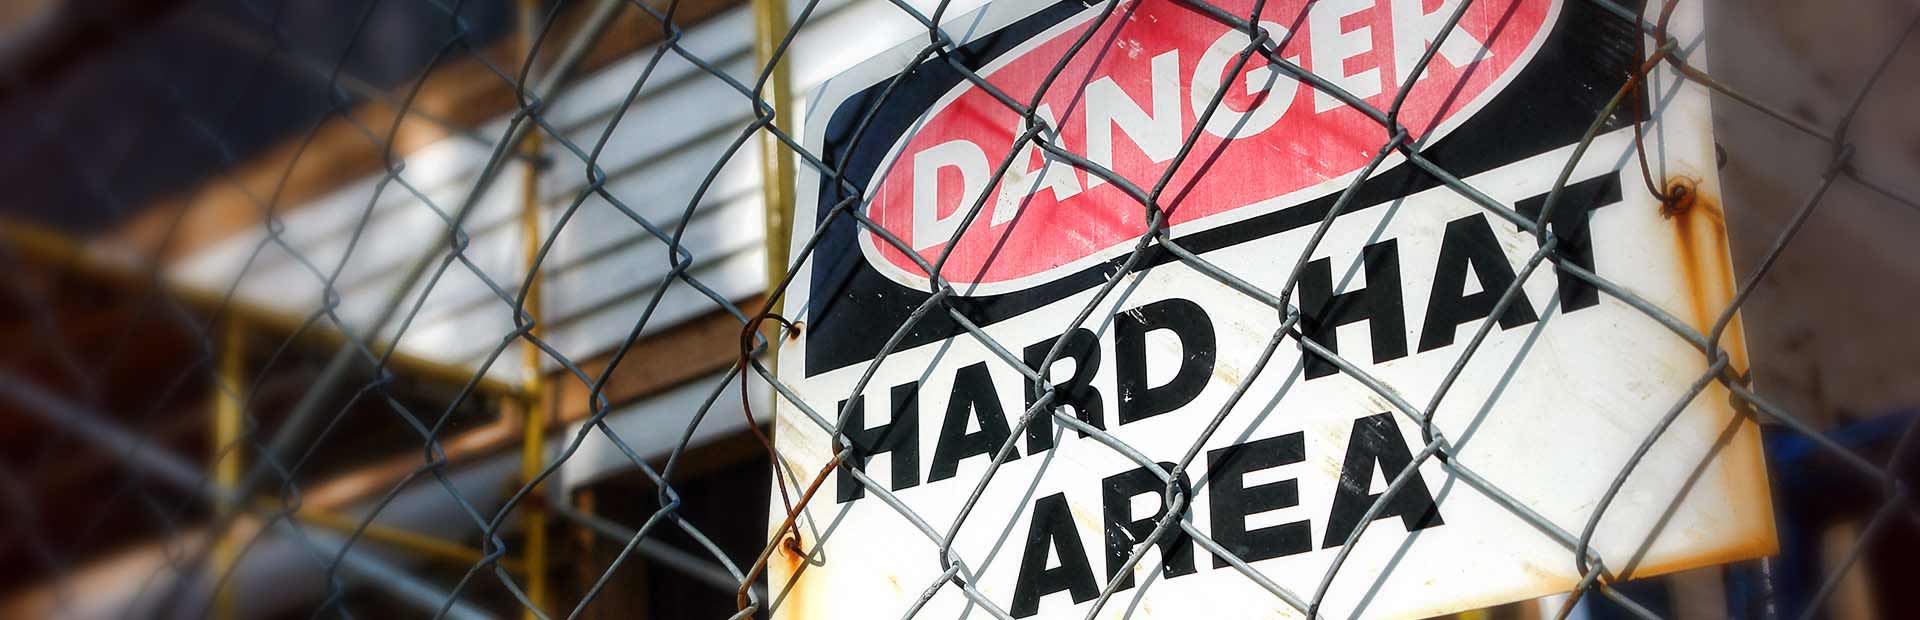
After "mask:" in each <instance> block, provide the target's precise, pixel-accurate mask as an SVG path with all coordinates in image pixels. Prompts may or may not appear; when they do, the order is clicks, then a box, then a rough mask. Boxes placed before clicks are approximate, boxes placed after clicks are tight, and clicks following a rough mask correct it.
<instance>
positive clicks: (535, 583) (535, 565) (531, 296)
mask: <svg viewBox="0 0 1920 620" xmlns="http://www.w3.org/2000/svg"><path fill="white" fill-rule="evenodd" d="M541 4H542V3H541V2H540V0H521V2H520V24H521V26H522V28H521V35H522V37H523V38H522V41H523V45H522V49H524V50H525V51H526V55H527V62H529V63H532V62H534V61H535V59H534V58H532V56H533V54H534V49H533V41H534V29H535V27H536V24H538V23H539V16H540V9H541ZM527 122H531V121H527ZM518 147H519V148H520V149H521V152H522V153H525V154H526V155H527V156H528V157H526V158H525V160H526V162H527V163H526V164H524V166H525V170H526V175H525V176H524V177H523V178H521V179H520V225H521V227H522V228H523V229H524V230H526V235H525V249H526V253H525V256H526V261H525V262H524V263H523V265H522V266H523V267H525V268H526V269H527V270H528V273H529V274H530V275H529V277H528V278H527V284H526V286H527V290H526V292H525V293H526V294H525V297H526V306H525V312H526V313H527V318H528V320H529V321H531V322H532V323H533V325H534V328H533V331H531V332H530V334H531V335H536V336H537V335H538V334H539V327H538V326H539V324H540V315H541V313H540V280H541V276H540V269H539V268H538V266H537V265H535V264H534V262H535V261H536V260H537V259H538V258H539V255H540V167H539V164H538V163H537V162H538V161H539V156H540V151H541V139H540V132H539V131H538V130H537V129H536V130H534V131H528V132H527V133H526V138H525V139H523V140H522V141H521V142H520V144H519V145H518ZM520 350H521V352H522V354H523V359H524V361H525V363H526V372H527V376H526V381H525V382H524V383H523V384H522V386H521V397H520V401H521V407H520V408H521V414H522V417H521V431H520V480H521V483H522V484H528V483H532V482H533V480H534V479H535V478H537V477H539V475H540V470H541V469H544V468H545V467H546V445H547V433H546V430H547V381H546V373H545V372H544V370H543V369H542V368H541V364H540V349H539V348H537V347H535V346H533V343H532V342H522V343H520ZM542 493H543V492H542V490H541V489H539V488H533V489H529V490H528V492H527V494H526V496H525V497H526V499H525V501H524V503H523V504H521V506H520V519H521V521H520V533H521V535H522V536H523V537H524V538H523V539H522V542H521V556H520V558H521V559H520V562H521V565H522V566H523V567H524V568H525V569H526V571H525V573H523V574H524V575H525V576H526V595H527V600H528V601H530V602H531V603H532V605H533V606H532V608H530V609H527V610H526V613H525V614H524V615H525V617H526V618H529V619H535V618H540V617H542V616H543V615H544V614H546V613H547V612H548V611H549V610H552V609H553V608H554V607H553V600H552V598H553V595H552V593H551V592H549V591H548V587H547V573H548V569H547V504H546V496H545V495H543V494H542Z"/></svg>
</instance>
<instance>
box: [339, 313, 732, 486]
mask: <svg viewBox="0 0 1920 620" xmlns="http://www.w3.org/2000/svg"><path fill="white" fill-rule="evenodd" d="M764 299H765V298H764V297H762V296H759V295H755V296H753V297H750V298H748V299H745V300H742V301H740V302H739V303H738V304H737V305H738V306H739V307H740V308H742V309H745V310H747V311H749V312H751V311H754V310H758V309H759V308H760V306H761V304H763V303H765V302H764ZM740 327H741V325H740V321H739V320H737V319H735V318H734V317H733V315H731V314H728V313H726V312H714V313H712V314H709V315H706V316H703V317H700V318H696V319H693V320H690V321H687V322H685V323H682V324H680V325H676V326H674V327H672V328H670V329H667V330H665V331H662V332H659V333H656V334H654V335H652V336H648V337H646V338H644V339H641V340H640V341H639V342H635V343H634V345H633V347H631V348H630V349H629V350H628V353H627V355H626V357H625V359H622V360H621V362H620V365H619V366H618V367H615V368H614V371H613V375H612V376H610V377H608V378H607V382H606V383H607V388H606V390H605V396H606V398H607V402H608V403H610V404H611V405H612V406H615V407H618V406H621V405H625V404H628V403H630V402H633V401H635V400H639V399H642V398H645V397H648V396H652V395H655V394H660V393H662V392H665V391H667V390H670V389H673V388H675V387H679V386H681V385H683V384H686V383H687V382H689V381H693V380H696V379H699V378H701V377H706V376H709V375H712V374H713V373H716V372H721V371H723V370H725V369H727V368H728V367H730V366H731V365H733V364H734V362H735V361H736V360H737V359H738V355H739V346H740ZM612 359H613V353H612V352H607V353H603V354H601V355H599V356H597V357H594V358H592V359H588V360H586V361H583V362H581V363H580V364H579V367H580V368H581V370H584V371H586V372H587V374H588V375H589V376H594V377H598V376H599V375H600V373H601V372H603V371H605V369H606V367H607V365H608V364H609V363H610V362H611V361H612ZM548 377H549V380H551V381H552V382H553V386H552V389H551V390H549V392H548V393H549V395H550V397H551V398H553V399H554V400H553V401H552V402H551V403H550V406H551V407H552V409H551V412H552V415H549V416H548V419H547V428H548V430H549V431H553V430H561V429H564V428H566V426H567V425H569V424H573V423H575V422H579V421H580V420H583V419H586V418H587V416H588V415H590V414H591V410H590V408H589V407H588V406H587V403H588V401H587V396H588V393H589V392H588V389H587V386H586V385H585V384H582V383H581V382H580V381H578V380H576V379H575V378H573V377H572V376H570V375H566V374H562V373H560V372H555V373H552V374H549V375H548ZM520 438H521V434H520V427H519V423H518V420H516V419H514V418H513V417H512V416H506V417H502V418H501V419H499V420H497V421H495V422H493V423H490V424H487V425H485V426H482V427H479V428H475V429H472V430H469V431H466V432H462V433H458V434H453V435H450V436H448V437H446V438H444V439H442V440H441V448H442V449H443V450H444V454H445V455H446V458H447V460H448V461H449V466H450V467H457V466H458V465H460V464H464V463H470V462H473V461H476V460H479V459H482V458H486V457H488V456H493V455H497V454H502V453H505V452H507V451H509V450H512V449H513V448H514V447H515V446H517V445H519V442H520ZM754 447H756V448H757V447H758V444H757V443H756V444H754ZM425 463H426V461H425V458H424V457H423V456H422V455H421V454H419V453H408V454H405V455H402V456H398V457H393V458H390V459H387V460H384V461H381V462H379V463H376V464H373V465H370V466H367V467H362V468H359V469H356V470H353V471H351V472H348V473H345V474H342V475H339V476H334V477H332V478H330V479H328V480H327V481H326V482H321V483H317V484H313V485H308V486H307V487H306V489H305V494H304V497H305V500H306V502H307V503H308V504H310V505H314V506H319V507H322V508H337V507H340V506H344V505H347V504H350V503H352V502H354V501H357V500H359V499H361V498H364V497H366V496H368V495H371V494H375V493H380V492H385V491H387V490H389V489H391V488H392V486H393V483H394V481H395V480H398V479H399V478H400V477H402V476H405V475H407V474H409V473H411V472H413V471H415V470H417V469H419V468H420V466H421V465H423V464H425Z"/></svg>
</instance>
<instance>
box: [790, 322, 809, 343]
mask: <svg viewBox="0 0 1920 620" xmlns="http://www.w3.org/2000/svg"><path fill="white" fill-rule="evenodd" d="M806 328H807V323H806V322H805V321H794V322H793V326H792V327H791V328H790V329H788V330H787V339H788V340H799V339H800V332H801V331H802V330H804V329H806Z"/></svg>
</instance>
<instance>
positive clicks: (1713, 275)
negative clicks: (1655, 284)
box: [1660, 176, 1747, 373]
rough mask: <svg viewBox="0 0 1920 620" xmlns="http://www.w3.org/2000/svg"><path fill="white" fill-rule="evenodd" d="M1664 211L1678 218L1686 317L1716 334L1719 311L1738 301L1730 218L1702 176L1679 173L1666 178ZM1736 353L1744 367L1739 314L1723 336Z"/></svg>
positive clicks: (1737, 366) (1735, 363)
mask: <svg viewBox="0 0 1920 620" xmlns="http://www.w3.org/2000/svg"><path fill="white" fill-rule="evenodd" d="M1663 192H1664V193H1665V196H1663V197H1662V199H1661V201H1660V215H1661V216H1662V217H1664V218H1666V219H1667V221H1669V222H1672V223H1673V230H1674V243H1675V249H1676V252H1677V256H1678V258H1679V264H1678V265H1676V267H1677V268H1678V269H1679V271H1680V277H1681V278H1682V279H1683V280H1684V284H1685V288H1686V291H1687V305H1688V308H1687V310H1688V312H1687V314H1686V315H1685V316H1683V317H1682V318H1685V319H1687V320H1688V324H1689V325H1692V326H1693V328H1694V329H1696V330H1699V331H1700V333H1701V334H1704V335H1711V334H1710V332H1711V331H1712V329H1713V324H1714V322H1715V321H1717V320H1718V319H1719V318H1720V312H1722V311H1723V310H1725V309H1726V307H1727V304H1730V303H1732V302H1733V293H1734V291H1733V280H1734V272H1733V262H1732V259H1731V257H1730V256H1729V254H1728V249H1727V227H1726V218H1725V215H1724V213H1723V212H1722V211H1721V206H1720V202H1719V201H1718V200H1717V199H1715V198H1714V197H1713V196H1711V195H1708V194H1707V193H1706V192H1705V191H1704V190H1701V189H1700V181H1699V179H1695V178H1692V177H1683V176H1676V177H1673V178H1671V179H1668V180H1667V183H1666V186H1665V187H1664V188H1663ZM1720 347H1721V348H1722V349H1723V350H1725V351H1726V352H1727V354H1728V355H1729V356H1731V358H1732V359H1731V362H1732V363H1731V366H1732V367H1733V369H1734V371H1735V372H1738V373H1744V372H1746V367H1747V357H1746V350H1745V345H1744V342H1743V337H1742V334H1741V330H1740V322H1739V319H1738V317H1736V318H1735V319H1734V320H1733V322H1732V323H1730V324H1729V325H1728V326H1727V330H1726V333H1725V334H1724V335H1723V336H1722V337H1721V339H1720Z"/></svg>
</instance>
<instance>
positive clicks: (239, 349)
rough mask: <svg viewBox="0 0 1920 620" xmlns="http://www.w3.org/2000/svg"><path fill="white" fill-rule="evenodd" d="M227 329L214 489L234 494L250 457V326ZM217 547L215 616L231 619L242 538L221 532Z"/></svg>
mask: <svg viewBox="0 0 1920 620" xmlns="http://www.w3.org/2000/svg"><path fill="white" fill-rule="evenodd" d="M223 324H224V326H225V328H226V329H224V330H222V333H221V337H220V363H219V370H218V372H217V373H216V374H215V376H214V381H213V424H211V425H210V426H212V428H213V430H212V435H213V436H212V442H210V443H211V444H212V445H211V447H210V451H211V452H212V454H211V457H212V459H213V484H214V488H217V489H220V490H221V491H222V493H231V492H232V491H233V487H234V485H236V484H239V483H240V472H241V467H242V466H243V464H244V462H245V461H244V459H245V458H246V452H245V447H244V445H243V444H242V442H241V441H240V426H241V424H240V422H241V420H240V416H241V406H242V399H243V394H244V392H245V390H246V386H247V383H246V377H245V376H244V375H245V370H244V368H243V366H244V365H245V364H244V362H245V361H246V342H245V341H244V340H243V339H244V338H245V335H246V328H245V327H244V326H243V325H242V324H241V322H240V321H239V320H237V319H231V318H229V319H226V320H225V321H223ZM233 500H234V498H233V496H231V495H229V496H227V497H223V498H220V499H218V500H216V501H215V502H214V503H215V505H216V506H217V509H218V510H222V511H226V510H233V509H235V508H236V506H234V505H233ZM216 534H217V538H216V539H215V540H214V543H213V545H214V547H213V574H214V575H215V576H216V577H217V578H216V579H215V580H214V588H215V589H214V592H213V610H212V616H213V617H214V618H216V619H217V620H231V619H232V618H235V617H236V616H235V615H234V604H233V595H234V583H233V580H232V579H227V578H224V576H225V575H229V574H231V573H232V572H233V568H234V566H235V565H237V564H238V563H239V561H240V545H241V544H242V543H243V541H242V540H240V538H241V537H240V536H239V535H238V533H236V532H233V531H231V530H229V531H226V532H218V533H216Z"/></svg>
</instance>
